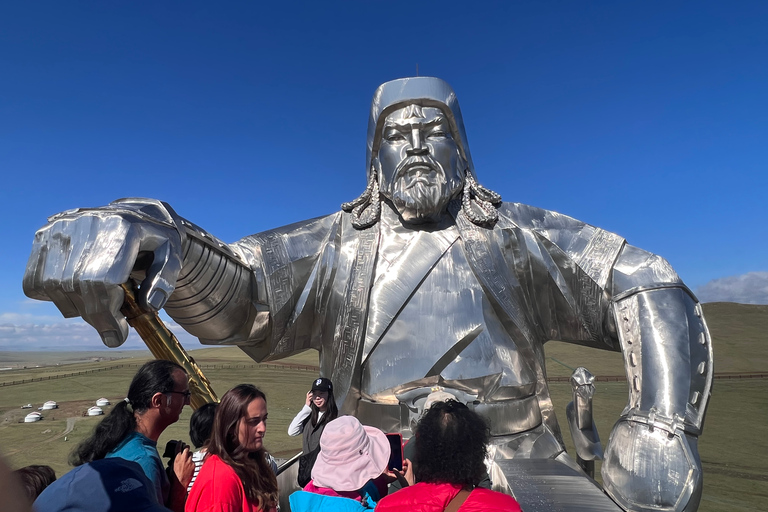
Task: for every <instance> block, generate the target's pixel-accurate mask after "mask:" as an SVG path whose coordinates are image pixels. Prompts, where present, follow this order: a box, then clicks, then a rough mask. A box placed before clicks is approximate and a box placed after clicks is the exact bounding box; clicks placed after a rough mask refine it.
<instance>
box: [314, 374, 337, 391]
mask: <svg viewBox="0 0 768 512" xmlns="http://www.w3.org/2000/svg"><path fill="white" fill-rule="evenodd" d="M312 391H329V392H330V391H333V382H331V379H326V378H325V377H320V378H319V379H315V381H314V382H313V383H312Z"/></svg>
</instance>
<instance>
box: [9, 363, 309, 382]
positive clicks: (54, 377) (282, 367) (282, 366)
mask: <svg viewBox="0 0 768 512" xmlns="http://www.w3.org/2000/svg"><path fill="white" fill-rule="evenodd" d="M139 366H140V365H139V364H137V363H124V364H117V365H113V366H106V367H104V368H94V369H92V370H80V371H79V372H71V373H57V374H56V375H46V376H44V377H33V378H31V379H22V380H13V381H9V382H0V387H5V386H16V385H19V384H30V383H32V382H42V381H45V380H58V379H64V378H67V377H77V376H79V375H86V374H89V373H97V372H104V371H107V370H116V369H119V368H138V367H139ZM199 366H200V369H202V370H233V369H249V368H253V369H256V368H271V369H275V370H297V371H312V372H318V371H320V368H319V367H318V366H307V365H298V364H251V365H246V364H203V365H199Z"/></svg>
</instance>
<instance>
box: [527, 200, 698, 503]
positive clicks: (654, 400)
mask: <svg viewBox="0 0 768 512" xmlns="http://www.w3.org/2000/svg"><path fill="white" fill-rule="evenodd" d="M524 213H526V215H521V214H520V213H519V212H518V217H517V218H518V219H520V220H521V221H520V223H521V224H523V225H524V229H527V230H530V231H531V233H535V237H538V242H539V245H538V246H539V247H542V248H543V251H542V252H545V253H546V255H543V256H541V257H540V258H538V259H539V260H541V261H543V262H544V263H543V264H542V266H543V267H544V268H546V269H549V271H550V272H554V271H553V270H552V269H553V268H556V269H557V270H556V272H557V274H556V278H552V281H553V282H555V281H557V280H558V279H559V283H558V284H557V286H556V289H557V291H558V293H559V292H560V291H562V292H563V294H570V302H569V301H567V300H564V301H562V302H561V304H564V303H567V304H568V305H571V304H573V305H574V306H573V307H572V309H571V310H570V311H571V312H572V314H570V316H569V315H568V314H566V315H564V316H565V317H566V318H568V319H569V320H571V324H572V325H577V326H586V328H584V329H582V331H583V332H585V333H587V334H592V335H594V333H595V331H592V330H590V329H589V327H590V321H592V322H595V321H597V319H598V318H599V317H600V316H602V326H601V330H600V332H601V335H600V337H601V338H602V341H603V343H602V346H603V347H604V348H614V349H617V350H620V351H621V352H622V354H623V357H624V366H625V371H626V375H627V381H628V384H629V400H628V403H627V406H626V408H625V409H624V411H623V413H622V416H621V418H620V419H619V421H618V422H617V423H616V426H615V427H614V430H613V432H612V434H611V437H610V439H609V441H608V445H607V447H606V451H605V460H604V463H603V466H602V476H603V481H604V483H605V488H606V490H607V491H608V493H609V494H610V495H611V496H612V497H613V498H614V500H616V501H617V502H618V503H619V504H621V505H622V507H624V508H625V509H631V510H639V511H646V510H662V509H663V510H676V511H681V510H695V508H696V505H697V504H698V500H699V498H700V495H701V463H700V461H699V456H698V451H697V447H696V439H697V437H698V435H700V434H701V431H702V428H703V422H704V415H705V412H706V408H707V403H708V401H709V397H710V392H711V389H712V378H713V358H712V341H711V338H710V335H709V331H708V330H707V326H706V322H705V320H704V317H703V315H702V309H701V305H700V304H699V302H698V300H697V299H696V297H695V295H694V294H693V293H692V292H691V291H690V290H689V289H688V287H686V286H685V284H684V283H683V282H682V281H681V279H680V278H679V276H678V275H677V273H676V272H675V271H674V270H673V269H672V267H671V265H670V264H669V263H668V262H667V261H666V260H665V259H663V258H661V257H659V256H657V255H655V254H652V253H649V252H647V251H644V250H642V249H639V248H637V247H633V246H631V245H629V244H627V243H626V242H624V240H623V239H621V238H620V237H618V236H617V235H613V234H611V233H608V232H606V231H603V230H600V229H599V228H595V227H593V226H589V225H588V224H584V223H581V222H579V221H576V220H574V219H571V218H569V217H566V216H562V215H560V214H555V213H553V212H547V211H544V210H532V211H527V212H524ZM530 245H531V244H529V247H530ZM533 259H537V258H533ZM550 290H552V288H550ZM549 295H553V293H550V294H549ZM590 312H591V313H590ZM564 323H565V322H564ZM592 325H595V326H596V324H594V323H593V324H592ZM576 330H578V329H576ZM576 330H571V331H567V332H568V334H570V335H573V334H574V333H575V332H576ZM564 332H565V331H564ZM582 338H586V336H582ZM564 341H585V340H584V339H582V340H573V339H564ZM587 341H588V340H587ZM593 341H599V340H593ZM585 344H589V343H585ZM593 346H600V345H594V344H593ZM662 453H663V454H664V455H663V457H659V455H660V454H662ZM672 475H674V477H673V476H672ZM649 503H651V504H656V505H655V506H658V507H659V508H658V509H657V508H654V507H653V506H651V507H649V506H648V504H649ZM667 506H668V507H669V508H665V507H667Z"/></svg>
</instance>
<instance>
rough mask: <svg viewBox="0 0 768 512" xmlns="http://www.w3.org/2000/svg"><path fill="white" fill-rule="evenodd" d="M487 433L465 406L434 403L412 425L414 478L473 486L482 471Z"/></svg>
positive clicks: (480, 420) (478, 479)
mask: <svg viewBox="0 0 768 512" xmlns="http://www.w3.org/2000/svg"><path fill="white" fill-rule="evenodd" d="M489 436H490V431H489V429H488V425H487V424H486V423H485V420H483V418H481V417H480V416H479V415H478V414H477V413H475V412H474V411H471V410H469V408H467V406H466V405H464V404H462V403H461V402H457V401H455V400H448V401H446V402H435V403H434V404H432V407H430V408H429V410H428V411H427V413H426V414H425V415H424V416H423V417H422V418H421V420H420V421H419V424H418V425H417V426H416V440H417V441H418V442H417V443H416V454H415V456H414V460H413V467H414V476H415V478H416V481H417V482H427V483H449V484H454V485H458V484H460V485H462V486H464V487H468V486H469V487H474V486H476V485H477V484H478V483H480V481H481V480H482V479H483V478H484V477H485V474H486V468H485V463H484V460H485V455H486V452H487V446H488V438H489Z"/></svg>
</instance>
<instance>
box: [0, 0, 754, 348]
mask: <svg viewBox="0 0 768 512" xmlns="http://www.w3.org/2000/svg"><path fill="white" fill-rule="evenodd" d="M766 26H768V4H767V3H765V2H747V1H743V2H731V3H726V2H701V1H700V2H675V3H670V2H652V1H651V2H576V1H573V2H550V1H536V2H534V1H529V2H513V1H506V2H479V3H476V4H473V5H472V6H470V4H469V3H467V2H452V1H443V2H439V3H438V2H415V1H411V2H399V1H389V2H386V3H385V2H365V1H358V2H352V1H350V2H336V3H333V2H306V3H302V2H284V3H281V4H280V5H277V3H266V2H226V3H214V2H189V1H187V2H171V1H162V2H118V1H115V2H77V1H67V2H59V1H55V2H54V1H41V2H34V3H22V2H5V3H4V4H3V5H2V6H0V70H2V72H1V73H0V170H2V176H3V178H2V179H3V185H2V189H1V190H0V196H1V197H2V201H0V219H2V221H1V222H2V224H1V226H2V230H1V231H0V235H1V236H2V239H3V242H4V246H3V249H2V251H0V349H2V348H7V347H9V346H12V345H14V344H17V343H22V344H25V345H23V346H29V347H31V346H38V345H41V346H42V345H45V346H59V347H58V348H65V347H75V346H77V347H80V346H81V345H83V344H85V345H89V344H92V343H94V342H95V343H96V344H98V343H99V341H98V337H97V336H96V335H95V333H93V334H91V333H90V331H89V330H88V328H87V326H83V325H80V324H78V323H77V322H78V321H77V320H67V321H66V322H65V321H64V320H63V319H61V317H60V315H59V314H58V312H57V310H56V309H55V308H54V307H52V306H51V305H50V304H45V303H35V302H33V301H30V300H28V299H26V298H25V297H24V295H23V293H22V291H21V277H22V274H23V271H24V268H25V265H26V261H27V258H28V256H29V250H30V247H31V243H32V238H33V235H34V232H35V230H36V229H38V228H39V227H41V226H42V225H43V224H44V223H45V221H46V217H47V216H49V215H52V214H54V213H56V212H59V211H62V210H66V209H69V208H75V207H83V206H98V205H102V204H105V203H108V202H109V201H112V200H114V199H116V198H119V197H126V196H142V197H154V198H159V199H162V200H165V201H167V202H169V203H170V204H171V205H172V206H173V207H174V208H175V209H176V211H177V212H179V214H181V215H182V216H184V217H187V218H189V219H190V220H192V221H194V222H195V223H197V224H199V225H200V226H202V227H204V228H206V229H207V230H209V231H210V232H212V233H213V234H215V235H216V236H218V237H219V238H221V239H223V240H225V241H234V240H237V239H238V238H241V237H243V236H245V235H248V234H252V233H255V232H258V231H261V230H264V229H268V228H271V227H276V226H280V225H283V224H286V223H290V222H293V221H297V220H301V219H306V218H309V217H314V216H318V215H323V214H327V213H330V212H333V211H336V210H337V209H338V207H339V204H340V203H342V202H343V201H348V200H350V199H352V198H354V197H357V195H358V194H359V193H360V191H362V189H363V188H364V185H365V183H364V182H365V165H364V160H365V136H366V126H367V116H368V108H369V102H370V99H371V95H372V94H373V91H374V89H375V88H376V87H377V86H378V85H379V84H380V83H382V82H385V81H387V80H391V79H394V78H400V77H404V76H411V75H414V74H415V73H416V69H417V66H418V70H419V73H420V74H421V75H432V76H438V77H441V78H443V79H445V80H446V81H448V82H449V83H451V84H452V85H453V87H454V89H455V90H456V92H457V94H458V97H459V101H460V103H461V107H462V111H463V114H464V120H465V124H466V128H467V133H468V136H469V142H470V146H471V150H472V155H473V159H474V162H475V168H476V170H477V174H478V177H479V179H480V181H481V183H483V184H484V185H486V186H487V187H489V188H491V189H493V190H495V191H497V192H499V193H500V194H501V195H502V197H503V198H504V199H505V200H507V201H516V202H523V203H527V204H532V205H535V206H539V207H543V208H548V209H553V210H556V211H559V212H562V213H565V214H568V215H571V216H573V217H576V218H578V219H580V220H583V221H586V222H589V223H591V224H595V225H597V226H600V227H603V228H605V229H608V230H611V231H614V232H616V233H618V234H620V235H622V236H624V237H625V238H627V240H628V241H629V242H630V243H632V244H634V245H637V246H639V247H642V248H644V249H647V250H650V251H653V252H656V253H658V254H660V255H662V256H664V257H665V258H667V259H668V260H669V261H670V262H671V263H672V264H673V266H674V267H675V268H676V269H677V271H678V272H679V273H680V275H681V276H682V278H683V279H684V280H685V281H686V283H687V284H689V286H690V287H691V288H693V289H695V290H698V291H699V294H700V295H701V296H702V299H704V300H738V301H741V302H753V303H767V302H768V258H767V257H766V255H767V254H768V250H767V249H768V236H766V235H768V233H767V231H768V230H767V229H766V227H765V225H766V219H768V206H766V203H768V201H766V199H765V196H766V190H768V178H767V177H766V176H767V175H768V173H766V165H767V164H768V143H767V142H766V141H768V121H766V120H767V119H768V31H766V30H765V27H766ZM34 326H37V327H35V329H38V330H34V329H33V327H34ZM40 329H45V330H46V332H47V333H48V335H50V337H49V338H46V339H49V342H43V341H40V340H42V339H43V338H45V337H44V336H43V337H41V335H40ZM73 331H77V332H80V334H79V335H78V336H80V337H79V338H78V337H77V336H75V335H73V334H72V332H73ZM46 343H48V344H47V345H46ZM130 343H133V342H130Z"/></svg>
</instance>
